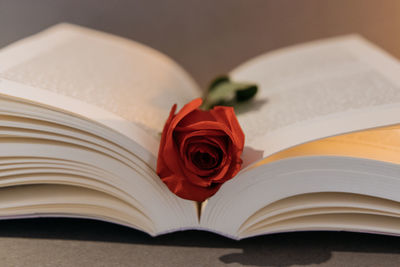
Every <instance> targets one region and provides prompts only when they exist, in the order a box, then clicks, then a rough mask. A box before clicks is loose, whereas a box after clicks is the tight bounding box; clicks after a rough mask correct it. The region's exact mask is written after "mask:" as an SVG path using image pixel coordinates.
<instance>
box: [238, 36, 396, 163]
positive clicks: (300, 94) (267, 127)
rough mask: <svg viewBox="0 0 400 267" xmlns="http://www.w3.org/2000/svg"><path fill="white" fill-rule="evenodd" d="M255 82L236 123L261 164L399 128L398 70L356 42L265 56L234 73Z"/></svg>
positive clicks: (296, 48) (320, 43) (332, 41)
mask: <svg viewBox="0 0 400 267" xmlns="http://www.w3.org/2000/svg"><path fill="white" fill-rule="evenodd" d="M232 76H233V78H234V79H237V80H244V81H251V82H255V83H257V84H258V85H259V86H260V92H259V94H258V96H257V98H256V99H255V101H256V102H255V104H253V108H252V109H251V110H250V111H248V112H246V113H243V114H240V115H239V116H238V118H239V121H240V124H241V125H242V127H243V130H244V132H245V134H246V145H248V146H250V147H252V148H254V149H258V150H263V152H264V157H265V156H268V155H271V154H273V153H275V152H278V151H280V150H283V149H286V148H288V147H291V146H294V145H297V144H301V143H304V142H307V141H311V140H316V139H319V138H323V137H327V136H332V135H337V134H341V133H345V132H351V131H357V130H362V129H366V128H373V127H378V126H384V125H390V124H396V123H400V64H399V63H398V62H397V61H396V60H395V59H393V58H392V57H390V56H388V55H387V54H385V53H384V52H382V51H380V50H379V49H378V48H375V47H374V46H372V45H371V44H369V43H368V42H367V41H366V40H364V39H362V38H360V37H358V36H356V35H352V36H345V37H339V38H332V39H327V40H323V41H317V42H312V43H309V44H304V45H299V46H294V47H291V48H288V49H282V50H279V51H275V52H272V53H267V54H265V55H261V56H258V57H256V58H255V59H252V60H250V61H248V62H247V63H244V64H243V65H242V66H240V67H238V68H236V69H235V70H233V72H232Z"/></svg>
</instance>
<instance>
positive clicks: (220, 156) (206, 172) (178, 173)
mask: <svg viewBox="0 0 400 267" xmlns="http://www.w3.org/2000/svg"><path fill="white" fill-rule="evenodd" d="M201 104H202V100H201V99H200V98H197V99H195V100H193V101H191V102H190V103H188V104H186V105H185V106H184V107H183V108H182V109H181V110H180V111H179V112H178V113H177V114H175V111H176V105H174V106H173V107H172V109H171V112H170V115H169V117H168V119H167V121H166V123H165V126H164V129H163V132H162V136H161V142H160V148H159V152H158V161H157V174H158V176H159V177H160V178H161V179H162V181H163V182H164V183H165V184H166V185H167V186H168V188H169V189H170V190H171V191H172V192H173V193H174V194H176V195H178V196H179V197H181V198H184V199H189V200H195V201H204V200H206V199H207V198H209V197H210V196H212V195H214V194H215V193H216V192H217V191H218V189H219V188H220V187H221V185H222V184H223V183H224V182H226V181H228V180H229V179H231V178H233V177H234V176H235V175H236V174H237V173H238V172H239V170H240V167H241V164H242V160H241V158H240V156H241V154H242V151H243V147H244V134H243V131H242V129H241V128H240V125H239V122H238V120H237V118H236V116H235V113H234V110H233V108H232V107H225V106H216V107H214V108H213V109H212V110H209V111H204V110H200V109H199V107H200V105H201Z"/></svg>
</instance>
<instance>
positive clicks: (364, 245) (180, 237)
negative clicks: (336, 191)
mask: <svg viewBox="0 0 400 267" xmlns="http://www.w3.org/2000/svg"><path fill="white" fill-rule="evenodd" d="M399 14H400V1H398V0H335V1H333V0H331V1H328V0H327V1H319V0H301V1H289V0H281V1H266V0H251V1H248V0H219V1H213V0H203V1H195V0H190V1H189V0H185V1H184V0H164V1H161V0H158V1H155V0H140V1H128V0H126V1H106V0H101V1H98V0H85V1H78V0H36V1H28V0H26V1H21V0H20V1H14V0H0V47H3V46H5V45H7V44H9V43H12V42H14V41H16V40H18V39H20V38H23V37H25V36H28V35H31V34H33V33H35V32H37V31H39V30H42V29H44V28H46V27H48V26H50V25H53V24H55V23H58V22H63V21H66V22H71V23H76V24H80V25H83V26H88V27H91V28H95V29H99V30H103V31H107V32H111V33H114V34H117V35H121V36H124V37H128V38H131V39H134V40H136V41H139V42H142V43H144V44H146V45H149V46H151V47H153V48H155V49H157V50H160V51H162V52H164V53H166V54H167V55H169V56H170V57H172V58H173V59H174V60H176V61H177V62H178V63H180V64H181V65H182V66H183V67H184V68H185V69H186V70H188V71H189V73H191V74H192V76H193V77H194V78H195V80H196V81H197V82H198V83H199V84H200V85H201V86H203V87H204V86H206V85H207V83H208V82H209V80H210V79H212V78H213V77H214V76H215V75H216V74H220V73H226V72H228V71H229V70H231V69H233V68H234V67H235V66H237V65H238V64H240V63H241V62H243V61H245V60H247V59H249V58H251V57H254V56H256V55H259V54H261V53H263V52H267V51H270V50H273V49H277V48H280V47H284V46H288V45H292V44H296V43H301V42H306V41H309V40H314V39H319V38H324V37H330V36H336V35H342V34H348V33H359V34H361V35H363V36H364V37H366V38H367V39H369V40H371V41H373V42H375V43H376V44H378V45H379V46H381V47H382V48H384V49H385V50H387V51H389V52H390V53H391V54H393V55H395V56H396V57H400V15H399ZM225 264H229V266H311V265H313V266H315V265H318V266H396V265H399V264H400V238H399V237H389V236H377V235H372V234H358V233H343V232H305V233H287V234H276V235H269V236H262V237H256V238H250V239H246V240H242V241H239V242H238V241H233V240H229V239H226V238H224V237H220V236H217V235H214V234H211V233H206V232H197V231H188V232H178V233H173V234H168V235H164V236H160V237H157V238H151V237H149V236H147V235H146V234H144V233H141V232H138V231H135V230H132V229H128V228H125V227H121V226H117V225H113V224H108V223H102V222H96V221H89V220H78V219H27V220H10V221H0V265H1V266H75V265H82V266H127V265H129V266H219V265H225Z"/></svg>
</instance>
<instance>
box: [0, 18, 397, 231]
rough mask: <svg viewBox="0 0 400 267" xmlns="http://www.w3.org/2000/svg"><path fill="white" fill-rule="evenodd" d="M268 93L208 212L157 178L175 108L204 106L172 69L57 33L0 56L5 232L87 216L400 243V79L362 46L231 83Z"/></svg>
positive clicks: (101, 36)
mask: <svg viewBox="0 0 400 267" xmlns="http://www.w3.org/2000/svg"><path fill="white" fill-rule="evenodd" d="M230 75H231V77H232V79H233V80H235V79H237V80H240V81H249V82H254V83H257V84H258V85H259V93H258V95H257V96H256V98H255V99H254V100H253V102H252V104H251V105H250V106H251V107H247V110H245V111H246V112H239V113H238V119H239V122H240V124H241V126H242V128H243V131H244V133H245V135H246V144H245V150H244V154H243V160H244V167H243V169H242V170H241V172H240V173H239V174H238V175H237V176H236V177H235V178H233V179H232V180H230V181H228V182H227V183H225V184H224V185H223V186H222V187H221V189H220V190H219V191H218V192H217V193H216V194H215V195H214V196H212V197H211V198H210V199H208V200H207V201H205V202H204V203H201V205H198V203H196V202H193V201H188V200H184V199H181V198H179V197H177V196H175V195H174V194H172V193H171V192H170V191H169V190H168V188H167V187H166V186H165V185H164V183H163V182H162V181H161V180H160V178H159V177H158V176H157V174H156V173H155V166H156V160H157V152H158V146H159V138H160V137H159V132H161V131H162V128H163V126H164V123H165V120H166V118H167V117H168V115H169V111H170V108H171V106H172V105H173V104H174V103H177V104H178V108H181V107H182V106H183V105H184V104H186V103H187V102H189V101H191V100H192V99H194V98H197V97H199V96H201V95H202V92H201V90H200V89H199V88H198V86H197V85H196V84H195V82H194V81H193V79H192V78H191V77H190V76H189V75H188V74H187V73H186V72H185V71H184V70H183V69H182V68H181V67H180V66H178V64H176V63H175V62H173V61H172V60H171V59H170V58H168V57H167V56H165V55H163V54H161V53H159V52H157V51H155V50H153V49H151V48H149V47H146V46H144V45H141V44H138V43H136V42H134V41H130V40H126V39H123V38H120V37H116V36H112V35H109V34H106V33H101V32H97V31H94V30H90V29H85V28H82V27H78V26H73V25H68V24H61V25H57V26H54V27H52V28H50V29H48V30H45V31H44V32H42V33H39V34H37V35H35V36H32V37H29V38H27V39H24V40H22V41H19V42H17V43H15V44H12V45H10V46H8V47H6V48H4V49H2V50H1V51H0V177H1V179H0V218H3V219H4V218H26V217H41V216H52V217H82V218H92V219H98V220H104V221H110V222H114V223H118V224H122V225H126V226H129V227H132V228H136V229H139V230H142V231H144V232H147V233H148V234H150V235H159V234H162V233H166V232H171V231H177V230H184V229H203V230H208V231H213V232H217V233H220V234H222V235H225V236H228V237H231V238H236V239H240V238H245V237H250V236H255V235H260V234H268V233H274V232H287V231H302V230H348V231H363V232H374V233H385V234H400V64H399V62H398V61H396V60H395V59H394V58H392V57H391V56H389V55H388V54H386V53H385V52H383V51H381V50H380V49H379V48H377V47H375V46H374V45H372V44H370V43H369V42H368V41H366V40H364V39H363V38H361V37H359V36H357V35H350V36H344V37H338V38H332V39H327V40H322V41H315V42H311V43H308V44H303V45H298V46H294V47H290V48H285V49H281V50H278V51H275V52H270V53H266V54H264V55H261V56H258V57H256V58H254V59H251V60H249V61H247V62H245V63H244V64H243V65H241V66H239V67H238V68H236V69H234V70H232V72H231V73H230Z"/></svg>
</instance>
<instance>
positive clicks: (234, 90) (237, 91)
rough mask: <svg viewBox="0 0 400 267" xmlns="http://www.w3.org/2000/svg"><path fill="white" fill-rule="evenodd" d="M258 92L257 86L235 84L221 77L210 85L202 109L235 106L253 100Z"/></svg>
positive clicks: (225, 77)
mask: <svg viewBox="0 0 400 267" xmlns="http://www.w3.org/2000/svg"><path fill="white" fill-rule="evenodd" d="M257 90H258V87H257V85H255V84H250V83H238V82H233V81H231V80H230V79H229V77H228V76H219V77H217V78H216V79H214V81H213V82H212V83H211V84H210V87H209V89H208V91H207V92H206V95H205V97H204V99H203V104H202V106H201V107H200V108H202V109H204V110H209V109H212V108H213V107H214V106H235V105H236V104H238V103H241V102H245V101H248V100H250V99H251V98H253V97H254V96H255V95H256V93H257Z"/></svg>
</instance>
